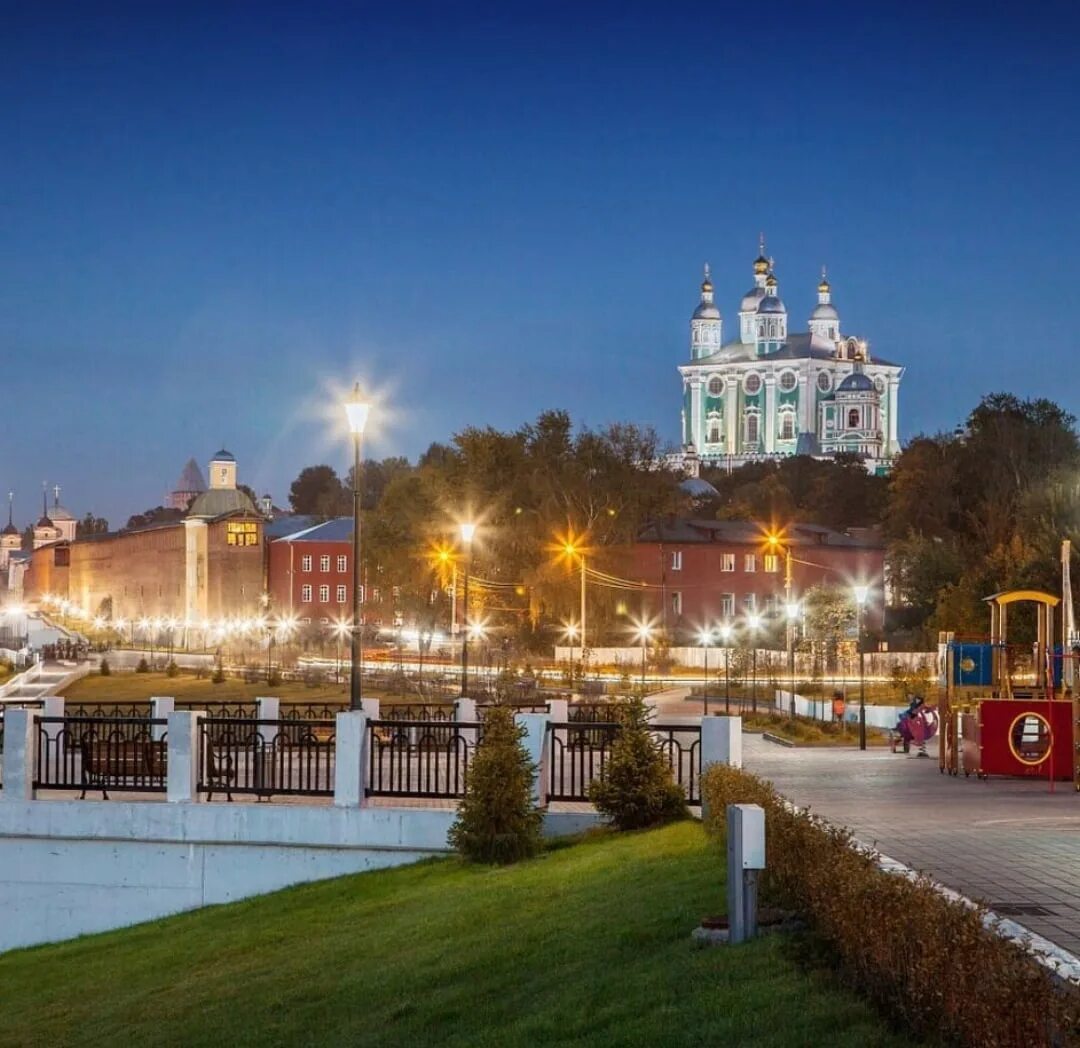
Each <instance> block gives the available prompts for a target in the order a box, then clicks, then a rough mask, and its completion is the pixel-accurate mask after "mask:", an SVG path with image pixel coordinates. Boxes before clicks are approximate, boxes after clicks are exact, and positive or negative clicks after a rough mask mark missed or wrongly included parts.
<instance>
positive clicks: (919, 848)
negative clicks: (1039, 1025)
mask: <svg viewBox="0 0 1080 1048" xmlns="http://www.w3.org/2000/svg"><path fill="white" fill-rule="evenodd" d="M743 763H744V766H745V767H746V769H747V770H748V771H752V772H755V773H756V774H759V775H762V776H763V777H765V778H767V779H770V780H771V781H772V782H773V783H774V784H775V785H776V787H777V788H778V789H779V790H781V792H783V793H784V794H785V796H787V797H788V798H790V799H791V800H792V801H794V802H795V803H797V804H800V805H804V806H809V807H810V808H811V809H812V810H813V811H815V812H816V813H817V814H819V815H822V816H824V817H825V818H827V819H829V820H831V821H832V822H834V823H839V824H843V825H846V826H848V827H850V828H851V829H852V830H853V831H854V833H855V835H856V836H857V837H858V838H859V839H860V840H861V841H863V842H864V843H866V844H873V845H875V846H876V847H877V848H878V849H879V850H880V851H881V852H883V853H884V854H885V855H888V856H889V857H890V858H893V859H897V860H899V861H900V862H902V863H905V864H906V865H908V866H911V867H913V868H914V869H917V870H921V871H924V872H926V873H928V874H930V875H931V876H932V877H934V878H935V879H936V880H938V881H940V882H941V883H942V884H945V885H947V886H948V887H950V888H953V889H955V890H956V891H959V892H961V893H963V894H964V895H966V896H968V897H969V898H972V899H980V900H983V901H984V902H986V903H987V904H989V905H990V906H991V907H992V908H993V909H994V910H995V911H996V912H997V913H999V914H1000V915H1002V916H1008V917H1011V918H1012V919H1014V920H1015V921H1017V923H1019V924H1022V925H1024V926H1025V927H1027V928H1029V929H1031V930H1032V931H1034V932H1037V933H1038V934H1040V935H1043V936H1045V937H1046V938H1047V939H1050V940H1051V941H1052V942H1055V943H1057V945H1058V946H1061V947H1063V948H1064V949H1066V950H1069V951H1070V952H1072V953H1074V954H1078V955H1080V795H1078V794H1077V793H1076V792H1075V791H1074V790H1073V788H1072V786H1071V785H1070V784H1069V783H1056V784H1055V792H1054V793H1050V792H1048V786H1047V783H1046V780H1045V779H1044V780H1042V781H1041V782H1037V781H1028V780H1018V779H991V780H989V781H979V780H977V779H975V778H974V777H972V778H970V779H965V778H964V777H963V776H960V777H959V778H953V777H951V776H948V775H942V774H941V773H940V772H939V771H938V766H937V760H936V758H935V759H930V760H920V759H918V758H915V757H905V756H903V755H900V754H897V755H892V754H890V753H889V752H888V750H869V751H867V752H866V753H860V752H859V751H858V750H849V749H835V748H834V749H809V748H798V749H787V748H784V747H781V746H776V745H773V744H771V743H768V742H765V741H764V740H763V739H762V738H761V737H760V736H755V735H746V736H744V738H743Z"/></svg>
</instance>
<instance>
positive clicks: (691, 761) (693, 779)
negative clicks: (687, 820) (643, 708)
mask: <svg viewBox="0 0 1080 1048" xmlns="http://www.w3.org/2000/svg"><path fill="white" fill-rule="evenodd" d="M649 730H650V731H651V732H652V735H653V738H654V739H655V740H656V744H657V746H658V747H659V748H660V752H661V753H662V754H663V755H664V756H665V758H667V762H668V766H669V767H670V768H671V775H672V777H673V778H674V779H675V781H676V782H677V783H678V784H679V785H680V786H681V787H682V788H683V792H684V793H685V794H686V802H687V804H700V803H701V725H700V724H650V725H649Z"/></svg>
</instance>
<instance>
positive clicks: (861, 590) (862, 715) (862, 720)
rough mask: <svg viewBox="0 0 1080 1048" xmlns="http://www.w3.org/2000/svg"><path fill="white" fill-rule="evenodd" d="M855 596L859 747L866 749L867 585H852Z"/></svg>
mask: <svg viewBox="0 0 1080 1048" xmlns="http://www.w3.org/2000/svg"><path fill="white" fill-rule="evenodd" d="M851 592H852V595H853V596H854V597H855V644H856V646H857V648H858V651H859V749H860V750H865V749H866V658H865V654H864V652H863V637H862V630H863V610H864V609H865V608H866V602H867V600H868V599H869V597H870V587H869V586H853V587H852V590H851Z"/></svg>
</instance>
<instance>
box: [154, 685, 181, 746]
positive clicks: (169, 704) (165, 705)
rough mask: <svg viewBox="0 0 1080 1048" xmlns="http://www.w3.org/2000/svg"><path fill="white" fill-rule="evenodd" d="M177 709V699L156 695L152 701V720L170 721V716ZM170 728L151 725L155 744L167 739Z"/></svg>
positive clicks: (163, 725)
mask: <svg viewBox="0 0 1080 1048" xmlns="http://www.w3.org/2000/svg"><path fill="white" fill-rule="evenodd" d="M175 708H176V699H174V698H172V697H171V696H165V695H154V696H153V697H152V698H151V699H150V719H151V720H163V721H167V720H168V719H169V714H170V713H172V712H173V710H174V709H175ZM168 730H169V729H168V727H167V725H165V724H151V725H150V738H151V739H152V740H153V741H154V742H161V740H162V739H163V738H165V737H166V732H167V731H168Z"/></svg>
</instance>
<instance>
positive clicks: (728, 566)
mask: <svg viewBox="0 0 1080 1048" xmlns="http://www.w3.org/2000/svg"><path fill="white" fill-rule="evenodd" d="M720 570H721V571H734V570H735V554H734V553H721V554H720Z"/></svg>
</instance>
